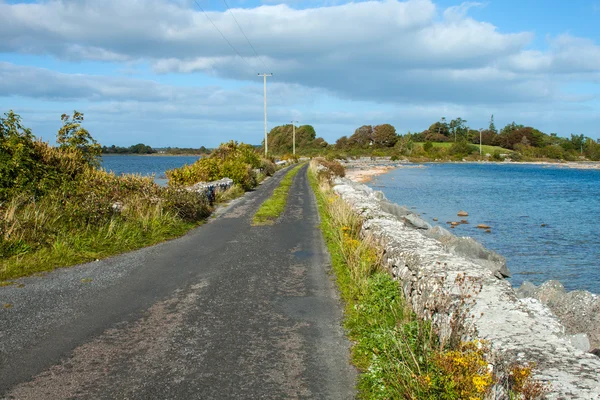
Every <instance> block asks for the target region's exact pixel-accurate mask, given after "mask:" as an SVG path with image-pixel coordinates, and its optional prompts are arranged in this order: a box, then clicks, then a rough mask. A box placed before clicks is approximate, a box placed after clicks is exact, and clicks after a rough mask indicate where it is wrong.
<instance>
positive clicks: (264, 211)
mask: <svg viewBox="0 0 600 400" xmlns="http://www.w3.org/2000/svg"><path fill="white" fill-rule="evenodd" d="M303 166H304V164H300V165H298V166H296V167H294V168H292V169H291V170H290V171H288V173H287V174H286V175H285V177H284V178H283V179H282V180H281V183H280V184H279V186H278V187H277V188H275V191H274V192H273V195H272V196H271V197H269V198H268V199H267V200H265V202H264V203H262V205H261V206H260V208H259V209H258V211H257V212H256V214H254V218H253V219H252V223H253V225H270V224H273V223H275V220H277V218H279V216H280V215H281V213H282V212H283V210H285V205H286V203H287V198H288V194H289V191H290V187H291V186H292V181H293V180H294V177H295V176H296V174H297V173H298V171H299V170H300V168H302V167H303Z"/></svg>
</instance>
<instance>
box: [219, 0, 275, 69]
mask: <svg viewBox="0 0 600 400" xmlns="http://www.w3.org/2000/svg"><path fill="white" fill-rule="evenodd" d="M223 3H225V7H227V10H228V11H229V13H230V14H231V16H232V17H233V20H234V21H235V23H236V25H237V26H238V28H240V32H242V35H244V37H245V38H246V41H247V42H248V44H249V45H250V47H251V48H252V50H253V51H254V54H256V57H258V59H259V60H260V62H261V63H262V65H263V66H264V67H265V70H268V69H269V68H268V67H267V64H265V62H264V61H263V59H262V57H261V56H259V55H258V52H257V51H256V49H255V48H254V46H252V43H251V42H250V39H248V36H246V33H245V32H244V30H243V29H242V26H241V25H240V23H239V22H238V20H237V18H236V17H235V15H234V14H233V11H231V8H230V7H229V4H227V0H223Z"/></svg>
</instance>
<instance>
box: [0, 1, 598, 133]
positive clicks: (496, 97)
mask: <svg viewBox="0 0 600 400" xmlns="http://www.w3.org/2000/svg"><path fill="white" fill-rule="evenodd" d="M265 2H266V3H272V1H268V0H267V1H265ZM277 3H280V4H277V5H263V6H260V7H256V8H246V9H244V8H235V9H234V10H233V11H234V13H235V16H236V18H237V20H238V21H239V23H240V24H241V26H242V27H243V28H244V31H245V33H246V34H247V36H248V37H249V38H250V39H251V41H252V43H253V45H254V47H255V48H256V50H257V51H258V53H259V55H260V58H261V59H259V58H257V57H256V56H255V55H254V53H253V51H252V49H251V48H250V47H249V46H248V44H247V42H246V40H245V38H244V37H243V36H242V35H241V34H240V32H239V29H238V27H237V25H236V24H235V21H234V20H233V19H232V18H231V15H229V13H228V12H214V11H213V12H209V16H210V18H211V19H212V20H213V21H214V23H215V24H216V25H217V26H218V27H219V29H221V31H222V32H223V34H224V35H225V36H226V37H227V38H228V39H229V40H230V41H231V43H232V44H233V45H234V46H235V47H236V48H237V49H238V50H239V51H240V52H241V54H242V56H243V57H244V58H245V60H246V61H247V63H248V64H249V65H248V64H246V63H245V62H244V61H242V60H241V59H240V58H239V57H238V56H237V55H236V54H235V53H234V52H233V51H232V49H231V48H230V47H229V46H228V45H227V43H226V42H225V41H224V40H223V38H222V37H221V36H220V34H219V33H218V32H217V31H216V30H215V28H214V27H213V26H212V25H211V23H210V22H209V21H208V20H207V19H206V17H205V16H204V15H203V13H202V12H199V11H198V10H197V8H195V6H193V3H192V2H190V1H184V0H177V1H169V0H103V1H102V2H99V1H95V0H78V1H69V0H48V1H45V2H41V3H37V4H35V3H34V4H29V3H23V4H7V3H3V2H2V0H0V52H4V53H24V54H35V55H51V56H54V57H57V58H59V59H61V60H66V61H69V62H73V61H101V62H106V63H111V64H119V66H120V67H122V68H126V69H128V71H130V72H131V69H130V66H131V65H144V66H150V67H151V69H152V70H153V71H154V72H155V73H158V74H167V73H178V74H189V73H198V72H199V73H203V74H206V75H209V76H216V77H220V78H227V79H236V80H242V81H246V82H254V83H252V84H249V86H248V87H247V88H243V89H240V90H224V89H222V88H215V87H203V88H194V87H191V88H189V87H174V86H169V85H164V84H160V83H158V82H157V81H158V80H160V77H159V78H157V81H151V80H139V79H134V77H132V76H129V77H122V78H115V77H103V76H88V75H74V74H60V73H57V72H53V71H49V70H43V69H36V68H27V67H18V66H15V65H13V64H8V63H0V93H2V94H8V95H12V96H26V97H32V98H39V99H46V100H48V101H52V100H61V101H72V100H76V99H84V100H88V101H90V102H93V103H94V107H97V108H98V109H99V110H100V109H102V110H103V112H109V110H110V109H111V108H112V109H115V108H116V109H119V107H121V108H120V109H121V110H122V109H127V110H129V111H131V112H138V113H140V115H142V114H143V115H150V114H153V113H154V114H156V115H163V113H164V114H167V113H175V114H177V115H181V116H182V117H186V118H187V117H189V118H207V119H209V120H215V121H216V120H220V119H221V118H224V117H223V115H225V114H229V113H230V110H231V108H228V106H230V107H235V109H236V111H237V110H238V109H239V110H241V111H240V113H239V114H238V115H240V118H242V119H243V118H251V117H252V118H255V114H254V113H260V109H261V107H262V101H261V96H262V88H261V87H260V85H258V84H257V83H260V82H259V81H258V80H257V76H256V74H257V72H273V73H274V74H275V76H274V77H273V79H272V80H271V81H270V82H271V83H270V86H269V87H270V91H273V96H272V103H270V104H272V105H273V106H275V107H277V106H280V107H282V109H281V110H277V109H275V110H273V116H275V117H277V116H278V114H277V113H278V112H281V118H285V120H287V119H289V116H285V117H284V115H283V114H284V113H288V114H290V113H300V112H301V111H298V110H289V109H286V110H283V107H284V106H287V107H289V106H290V105H300V104H303V103H302V102H308V101H310V99H311V98H312V97H313V96H316V95H322V94H323V93H326V94H328V95H329V96H335V97H338V98H341V99H344V101H349V100H350V101H354V100H361V101H371V102H375V103H384V104H386V105H390V104H396V105H398V106H402V107H405V106H404V105H406V104H410V105H411V106H410V107H411V108H410V110H411V112H416V110H418V107H424V108H427V109H429V107H433V108H434V109H435V108H437V109H438V110H439V109H440V107H442V106H441V105H445V106H443V107H449V108H450V109H452V110H454V109H456V108H458V109H463V110H472V109H474V108H476V107H479V108H480V109H482V110H483V109H485V110H493V108H494V107H496V108H503V107H513V108H514V109H515V110H518V109H520V108H522V104H524V103H528V104H530V105H533V104H535V105H539V107H541V108H544V107H547V106H548V105H549V104H552V105H553V107H556V106H557V104H559V103H561V102H570V103H575V102H579V103H585V102H588V101H592V100H594V97H593V96H590V95H587V94H584V95H582V94H580V93H571V92H570V91H569V86H568V85H569V84H571V83H583V84H587V85H597V84H598V83H599V82H600V73H599V71H600V46H598V45H597V44H596V43H595V42H594V41H592V40H589V39H585V38H577V37H573V36H571V35H567V34H565V35H558V36H555V37H550V38H548V40H547V48H546V49H533V48H531V47H530V46H531V43H532V40H533V38H534V36H533V34H532V33H531V32H512V33H505V32H501V31H500V30H499V29H498V28H497V27H496V26H494V25H493V24H490V23H488V22H484V21H477V20H475V19H473V18H471V17H470V16H469V9H470V8H472V7H481V4H480V3H472V2H466V3H463V4H461V5H459V6H456V7H450V8H447V9H445V10H444V9H439V8H438V7H436V5H435V4H434V3H433V2H432V1H431V0H406V1H397V0H384V1H362V2H350V3H347V2H346V3H344V4H338V3H340V2H339V1H336V0H333V1H327V2H322V1H311V3H310V4H319V5H323V4H327V5H328V6H326V7H316V6H315V7H314V8H307V7H306V3H304V7H303V8H302V9H295V8H293V5H294V4H298V2H295V1H293V0H292V1H285V2H282V1H279V2H277ZM281 3H290V4H291V5H290V6H288V5H286V4H281ZM263 62H265V63H266V64H267V66H268V67H269V69H270V70H267V71H265V68H264V66H263ZM133 72H135V71H133ZM292 91H293V95H292V94H290V93H291V92H292ZM289 98H294V99H296V100H294V101H292V103H289V101H290V100H289ZM198 99H201V100H198ZM101 102H103V103H104V104H96V103H101ZM189 104H194V106H193V107H190V106H189ZM245 104H248V106H247V107H246V106H245ZM413 106H414V107H417V108H412V107H413ZM531 108H533V109H535V107H533V106H531ZM406 109H407V108H403V110H406ZM305 112H306V111H305ZM369 112H371V111H369ZM483 112H486V113H487V111H483ZM440 113H441V112H437V114H440ZM398 115H404V114H401V113H399V114H398ZM464 115H466V114H464ZM540 115H541V114H540ZM311 116H312V117H313V118H318V119H320V120H322V121H324V122H326V120H328V121H329V123H336V121H337V120H338V118H339V119H343V118H346V117H347V116H346V115H345V114H344V113H342V114H336V113H327V112H323V113H322V114H317V113H313V114H311ZM361 116H362V117H365V118H370V117H369V116H368V115H367V114H365V113H363V114H360V116H359V117H358V118H360V117H361ZM448 117H452V115H449V113H448ZM406 118H409V116H406ZM438 118H439V116H438Z"/></svg>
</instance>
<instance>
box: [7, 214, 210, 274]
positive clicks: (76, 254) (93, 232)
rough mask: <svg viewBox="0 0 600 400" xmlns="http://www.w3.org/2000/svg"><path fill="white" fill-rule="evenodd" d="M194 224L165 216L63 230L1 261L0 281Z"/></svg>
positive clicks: (161, 237)
mask: <svg viewBox="0 0 600 400" xmlns="http://www.w3.org/2000/svg"><path fill="white" fill-rule="evenodd" d="M197 225H198V224H197V223H189V222H184V221H181V220H179V219H178V218H173V217H172V216H169V215H165V216H155V217H152V218H151V219H150V220H147V221H146V222H145V223H142V222H136V221H122V222H116V221H114V222H111V223H108V224H106V225H103V226H101V227H97V228H96V229H86V230H83V231H71V232H63V233H61V234H59V236H58V237H57V238H56V239H55V240H54V241H53V243H52V244H51V245H50V246H48V247H43V248H41V249H39V250H36V251H33V252H28V253H26V254H23V255H21V256H14V257H11V258H9V259H5V260H2V261H0V281H4V280H8V279H15V278H19V277H23V276H28V275H32V274H35V273H40V272H45V271H52V270H54V269H56V268H60V267H68V266H72V265H77V264H81V263H85V262H89V261H94V260H97V259H102V258H106V257H109V256H112V255H116V254H119V253H123V252H127V251H131V250H136V249H139V248H142V247H146V246H151V245H154V244H157V243H160V242H163V241H165V240H169V239H173V238H176V237H179V236H181V235H183V234H185V233H186V232H188V231H189V230H190V229H192V228H194V227H196V226H197Z"/></svg>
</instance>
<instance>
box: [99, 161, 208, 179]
mask: <svg viewBox="0 0 600 400" xmlns="http://www.w3.org/2000/svg"><path fill="white" fill-rule="evenodd" d="M198 158H199V156H158V155H152V156H138V155H103V156H102V168H104V169H106V170H107V171H112V172H114V173H115V174H117V175H121V174H140V175H144V176H150V175H154V180H155V181H156V182H157V183H158V184H161V185H166V183H167V177H166V176H165V171H168V170H170V169H174V168H179V167H182V166H184V165H185V164H193V163H195V162H196V161H197V160H198Z"/></svg>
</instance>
